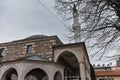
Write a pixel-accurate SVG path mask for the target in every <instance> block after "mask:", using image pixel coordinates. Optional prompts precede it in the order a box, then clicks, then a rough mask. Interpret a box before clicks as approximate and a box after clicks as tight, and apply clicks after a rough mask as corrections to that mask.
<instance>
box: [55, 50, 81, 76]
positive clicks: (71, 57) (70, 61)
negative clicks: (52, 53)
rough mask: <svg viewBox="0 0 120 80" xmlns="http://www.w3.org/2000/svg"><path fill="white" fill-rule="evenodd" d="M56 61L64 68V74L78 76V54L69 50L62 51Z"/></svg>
mask: <svg viewBox="0 0 120 80" xmlns="http://www.w3.org/2000/svg"><path fill="white" fill-rule="evenodd" d="M56 62H57V63H59V64H62V65H63V66H64V67H65V69H64V76H79V75H80V67H79V61H78V56H77V55H75V54H74V53H73V52H70V51H63V52H61V53H60V54H59V56H58V57H57V60H56Z"/></svg>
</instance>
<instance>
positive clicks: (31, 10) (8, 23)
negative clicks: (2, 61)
mask: <svg viewBox="0 0 120 80" xmlns="http://www.w3.org/2000/svg"><path fill="white" fill-rule="evenodd" d="M42 3H43V4H44V5H46V7H48V8H49V9H50V10H52V11H53V12H55V11H54V10H53V5H54V4H53V0H44V1H42ZM0 12H1V13H0V37H2V39H0V42H6V41H11V40H15V39H19V38H23V37H26V36H27V35H31V34H38V33H39V34H40V33H44V34H47V35H58V36H61V38H62V37H63V35H64V32H65V27H64V26H63V24H62V23H61V22H59V21H58V20H57V19H56V18H55V17H54V16H53V15H52V14H51V13H49V11H48V10H46V9H45V8H44V7H43V6H41V5H40V4H39V3H38V2H37V0H0Z"/></svg>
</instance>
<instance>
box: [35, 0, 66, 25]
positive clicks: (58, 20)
mask: <svg viewBox="0 0 120 80" xmlns="http://www.w3.org/2000/svg"><path fill="white" fill-rule="evenodd" d="M37 1H38V3H39V4H40V5H41V6H43V7H44V8H45V9H46V10H47V11H48V12H50V13H51V14H52V15H53V16H54V17H55V18H56V19H57V20H58V21H59V22H60V23H62V24H63V25H64V26H65V27H68V26H67V25H66V24H65V23H64V22H63V21H61V20H60V19H59V18H58V17H57V16H56V15H55V14H54V13H53V12H52V11H51V10H50V9H48V8H47V7H46V6H45V5H44V4H43V3H42V2H41V1H40V0H37Z"/></svg>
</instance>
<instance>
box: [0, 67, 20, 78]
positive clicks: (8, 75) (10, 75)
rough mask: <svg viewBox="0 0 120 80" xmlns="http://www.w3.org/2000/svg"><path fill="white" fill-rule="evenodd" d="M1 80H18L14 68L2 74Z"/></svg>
mask: <svg viewBox="0 0 120 80" xmlns="http://www.w3.org/2000/svg"><path fill="white" fill-rule="evenodd" d="M1 80H18V73H17V71H16V70H15V69H14V68H9V69H8V70H7V71H5V72H4V74H3V76H2V77H1Z"/></svg>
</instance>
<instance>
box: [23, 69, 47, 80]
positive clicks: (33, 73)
mask: <svg viewBox="0 0 120 80" xmlns="http://www.w3.org/2000/svg"><path fill="white" fill-rule="evenodd" d="M24 80H48V75H47V73H46V72H45V71H44V70H43V69H40V68H34V69H32V70H30V71H29V72H28V73H27V74H26V75H25V78H24Z"/></svg>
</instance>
